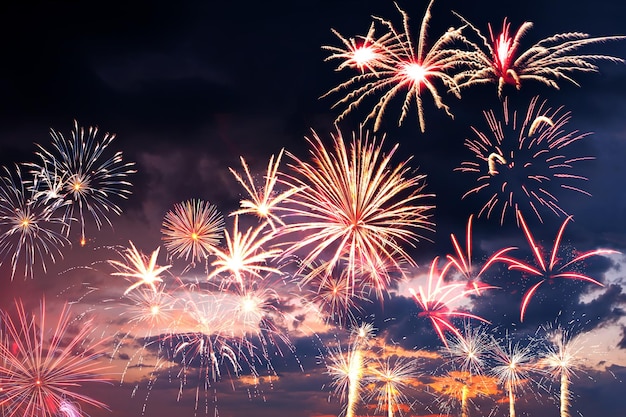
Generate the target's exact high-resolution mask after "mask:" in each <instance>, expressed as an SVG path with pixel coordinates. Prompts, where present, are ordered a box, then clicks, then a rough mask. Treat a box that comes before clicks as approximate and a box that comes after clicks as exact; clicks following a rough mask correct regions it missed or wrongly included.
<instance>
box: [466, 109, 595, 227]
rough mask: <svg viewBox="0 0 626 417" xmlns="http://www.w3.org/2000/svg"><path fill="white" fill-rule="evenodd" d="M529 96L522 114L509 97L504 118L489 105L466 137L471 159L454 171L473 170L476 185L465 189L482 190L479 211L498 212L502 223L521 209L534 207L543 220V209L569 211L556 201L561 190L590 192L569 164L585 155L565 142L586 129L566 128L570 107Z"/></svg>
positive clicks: (572, 141) (568, 142) (534, 210)
mask: <svg viewBox="0 0 626 417" xmlns="http://www.w3.org/2000/svg"><path fill="white" fill-rule="evenodd" d="M538 100H539V98H538V97H535V98H533V99H532V100H531V102H530V105H529V106H528V109H527V111H526V115H525V117H522V116H521V115H518V112H517V111H513V112H512V113H511V112H510V111H509V108H508V101H507V100H506V99H505V100H504V102H503V106H504V107H503V116H504V120H500V119H498V117H497V116H496V114H495V113H494V112H493V110H490V111H488V112H484V115H485V119H486V121H487V124H488V126H489V130H488V131H487V132H483V131H480V130H478V129H476V128H474V127H473V128H472V130H473V131H474V134H475V135H476V138H475V139H466V140H465V146H466V147H467V148H468V149H469V150H470V151H471V152H472V153H473V154H474V157H475V159H474V160H473V161H467V162H463V163H461V166H460V167H459V168H456V170H457V171H460V172H463V173H467V174H472V175H474V176H475V177H476V180H477V182H478V185H476V186H475V187H473V188H472V189H471V190H469V191H468V192H466V193H465V194H464V195H463V198H466V197H468V196H470V195H472V194H477V195H485V196H486V198H487V202H486V203H485V204H484V205H483V206H482V208H481V209H480V211H479V213H478V216H479V217H480V216H483V215H484V216H486V217H487V218H490V217H491V216H494V215H495V216H498V217H499V218H500V223H504V220H505V217H506V214H507V213H509V212H513V213H514V212H515V211H516V210H520V211H522V212H527V211H532V212H533V213H535V215H536V216H537V218H539V220H541V221H543V217H542V211H548V212H552V213H554V214H555V215H557V216H559V215H561V214H564V215H567V212H566V210H565V209H564V208H562V207H561V206H560V205H559V201H558V198H557V194H558V192H559V191H560V190H569V191H574V192H577V193H580V194H584V195H590V194H589V193H588V192H586V191H584V190H583V189H582V188H580V186H578V185H576V183H577V182H578V183H579V182H584V181H586V180H587V178H585V177H584V176H582V175H578V174H576V173H575V172H574V171H573V170H574V168H575V166H576V165H577V164H578V163H579V162H582V161H586V160H590V159H593V157H589V156H569V155H567V151H568V146H570V145H571V144H573V143H575V142H577V141H579V140H581V139H583V138H585V137H586V136H588V135H589V133H579V132H578V131H576V130H573V131H567V130H566V127H567V123H568V122H569V121H570V118H571V116H570V113H569V112H566V113H563V112H562V108H558V109H556V110H553V109H552V108H550V107H548V106H547V105H546V102H545V101H544V102H542V103H540V104H538Z"/></svg>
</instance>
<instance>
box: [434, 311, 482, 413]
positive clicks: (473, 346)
mask: <svg viewBox="0 0 626 417" xmlns="http://www.w3.org/2000/svg"><path fill="white" fill-rule="evenodd" d="M492 349H493V339H492V338H491V337H490V335H489V333H488V331H487V329H486V328H485V327H483V326H478V327H471V326H470V325H469V323H466V324H465V326H464V329H463V333H462V334H461V337H459V336H458V335H456V334H454V333H453V334H452V337H451V340H450V341H449V342H448V343H447V346H446V349H445V350H444V354H445V355H446V356H447V357H448V358H449V359H450V360H451V361H452V362H453V363H454V364H455V365H457V366H458V369H459V371H460V374H461V375H463V374H464V375H466V377H464V378H461V379H460V381H461V383H462V384H463V386H462V388H461V417H468V416H469V401H468V400H469V398H468V397H469V396H470V394H471V393H470V391H471V388H472V386H473V385H475V384H474V383H473V381H472V379H473V377H474V376H479V377H481V378H482V375H483V373H484V371H485V362H486V360H487V356H488V354H489V353H490V352H491V351H492ZM483 385H484V384H483Z"/></svg>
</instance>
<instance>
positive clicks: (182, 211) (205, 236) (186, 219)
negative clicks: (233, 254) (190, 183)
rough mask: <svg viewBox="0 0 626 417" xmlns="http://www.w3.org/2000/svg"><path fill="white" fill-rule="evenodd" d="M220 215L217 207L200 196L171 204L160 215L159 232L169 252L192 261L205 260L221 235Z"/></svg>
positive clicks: (222, 228)
mask: <svg viewBox="0 0 626 417" xmlns="http://www.w3.org/2000/svg"><path fill="white" fill-rule="evenodd" d="M223 230H224V218H223V217H222V215H221V214H220V213H219V212H218V211H217V208H216V207H215V206H214V205H212V204H209V203H208V202H206V201H202V200H196V199H192V200H187V201H184V202H182V203H180V204H175V205H174V208H173V210H171V211H168V212H167V213H166V214H165V217H164V218H163V225H162V227H161V233H162V234H163V237H162V240H163V242H164V245H165V248H166V249H167V251H168V253H169V254H170V255H171V256H175V257H178V258H184V259H185V260H186V261H191V262H192V264H195V263H196V262H199V261H202V260H205V259H206V258H207V257H208V256H209V255H210V254H212V253H213V250H214V248H215V246H216V245H217V244H218V243H219V242H220V239H221V238H222V231H223Z"/></svg>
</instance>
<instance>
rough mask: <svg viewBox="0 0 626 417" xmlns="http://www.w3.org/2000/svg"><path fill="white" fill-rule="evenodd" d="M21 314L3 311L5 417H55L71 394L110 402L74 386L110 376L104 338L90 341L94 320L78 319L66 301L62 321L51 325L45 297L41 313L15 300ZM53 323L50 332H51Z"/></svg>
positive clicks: (0, 396)
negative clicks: (105, 362) (101, 359)
mask: <svg viewBox="0 0 626 417" xmlns="http://www.w3.org/2000/svg"><path fill="white" fill-rule="evenodd" d="M16 312H17V318H16V319H14V318H13V317H12V316H11V315H10V314H9V313H8V312H7V311H5V310H3V311H2V321H3V324H4V329H5V331H6V335H7V341H6V342H5V343H0V357H2V359H3V360H2V361H1V362H0V386H2V391H1V392H0V405H1V406H2V407H3V410H4V413H3V415H4V416H7V417H56V416H57V415H58V413H59V412H61V407H62V406H63V404H64V403H65V401H67V400H71V401H72V402H76V403H83V404H89V405H92V406H95V407H99V408H106V405H105V404H104V403H102V402H100V401H98V400H96V399H94V398H91V397H89V396H87V395H85V394H80V393H78V392H76V391H74V388H75V387H80V386H82V385H83V384H90V383H95V382H106V378H105V377H104V375H103V373H102V372H103V371H104V370H105V369H106V366H103V365H102V364H100V363H99V362H98V358H99V357H101V356H103V355H104V350H105V349H106V347H105V346H104V342H105V341H104V340H100V341H97V342H94V343H90V342H89V340H90V337H89V335H90V332H92V330H93V328H92V326H91V324H92V322H91V321H86V322H81V323H75V322H74V321H73V319H72V316H71V315H70V311H69V306H68V305H67V304H65V305H64V306H63V308H62V310H61V312H60V316H59V319H58V322H57V323H56V324H55V325H54V326H53V327H52V328H48V327H47V322H46V308H45V303H44V302H42V303H41V309H40V313H39V317H37V316H36V315H32V316H31V315H30V314H29V313H27V312H26V310H25V308H24V305H23V304H22V303H21V302H20V301H17V302H16ZM50 329H52V332H50Z"/></svg>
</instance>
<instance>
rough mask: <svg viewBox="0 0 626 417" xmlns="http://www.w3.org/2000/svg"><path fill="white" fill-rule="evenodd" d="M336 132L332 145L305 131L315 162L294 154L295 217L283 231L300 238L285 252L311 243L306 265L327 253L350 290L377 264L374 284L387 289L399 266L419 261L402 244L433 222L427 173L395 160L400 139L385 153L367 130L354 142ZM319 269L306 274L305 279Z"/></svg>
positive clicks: (329, 267)
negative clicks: (426, 201)
mask: <svg viewBox="0 0 626 417" xmlns="http://www.w3.org/2000/svg"><path fill="white" fill-rule="evenodd" d="M332 138H333V145H334V152H331V151H329V150H327V149H326V148H325V147H324V144H323V143H322V141H321V139H320V138H319V137H318V136H317V135H316V134H315V133H314V134H313V137H312V139H308V138H307V140H308V142H309V144H310V145H311V146H312V150H311V155H312V157H313V163H308V162H304V161H301V160H300V159H298V158H297V157H295V156H293V155H291V157H292V159H293V160H294V163H293V164H292V165H290V167H291V168H292V169H293V171H295V175H291V176H288V177H286V179H285V181H286V182H287V183H288V184H290V186H291V187H293V188H298V189H301V191H299V192H297V193H295V194H294V195H292V196H291V197H290V198H289V199H288V200H287V202H286V203H287V204H286V206H285V208H284V211H285V212H286V214H285V217H284V218H285V220H289V221H287V222H286V223H287V224H286V226H284V227H283V228H281V229H280V230H279V232H278V233H279V235H291V234H295V235H296V237H297V241H295V242H293V243H291V244H289V247H288V248H287V249H286V251H285V255H289V254H293V253H297V252H300V251H304V250H305V251H306V255H305V256H304V257H303V260H302V265H304V266H306V265H311V264H312V263H314V262H316V261H318V260H323V261H324V265H325V267H326V270H325V271H323V276H324V277H325V278H327V277H329V276H331V275H332V274H333V272H334V270H335V269H338V267H339V266H342V267H344V269H346V270H347V272H346V273H347V274H348V276H349V280H350V284H349V287H348V288H346V289H347V290H348V291H349V292H350V294H354V292H355V285H356V281H357V275H358V272H359V271H378V272H377V273H373V274H368V275H369V276H370V281H376V282H371V287H373V288H377V289H381V291H382V290H384V291H386V288H387V287H388V285H389V282H390V280H391V277H392V274H393V273H397V274H399V275H404V272H403V267H402V263H407V264H409V265H415V262H414V261H413V260H412V259H411V257H410V256H409V254H408V253H407V252H406V251H405V250H404V249H403V248H402V247H401V246H400V244H401V243H407V244H410V245H413V244H414V243H415V242H416V241H417V240H418V239H419V237H420V235H419V231H421V230H431V227H432V226H433V225H432V223H431V222H430V221H429V220H428V219H429V217H430V210H431V209H432V206H428V205H422V203H421V202H422V200H423V199H425V198H428V197H431V195H426V194H422V190H423V188H424V184H423V181H424V178H425V176H424V175H418V174H413V173H412V172H411V170H410V169H409V167H408V166H407V164H408V160H407V161H405V162H403V163H401V164H399V165H397V166H395V167H394V166H393V165H392V163H391V158H392V157H393V156H394V154H395V152H396V150H397V148H398V147H397V145H396V146H395V147H394V148H393V149H392V150H391V152H389V153H388V154H384V153H383V151H382V143H383V140H381V141H377V140H376V138H372V139H370V138H369V134H368V132H365V134H360V135H358V136H357V134H353V137H352V141H351V143H350V147H349V148H348V147H347V145H346V143H345V141H344V138H343V136H342V134H341V132H340V131H339V130H338V131H337V134H336V135H333V136H332ZM327 255H328V256H329V258H327V259H325V256H327ZM381 265H385V266H386V267H385V268H381ZM314 272H315V273H318V272H320V271H314ZM314 275H315V274H310V275H307V276H305V277H304V278H303V281H302V284H306V282H308V281H310V280H311V279H313V277H314ZM322 282H323V280H322Z"/></svg>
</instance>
